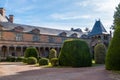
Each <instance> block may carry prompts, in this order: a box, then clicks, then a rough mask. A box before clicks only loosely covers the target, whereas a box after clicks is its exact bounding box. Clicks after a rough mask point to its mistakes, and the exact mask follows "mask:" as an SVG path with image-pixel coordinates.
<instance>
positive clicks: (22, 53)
mask: <svg viewBox="0 0 120 80" xmlns="http://www.w3.org/2000/svg"><path fill="white" fill-rule="evenodd" d="M21 56H24V52H23V47H22V46H21Z"/></svg>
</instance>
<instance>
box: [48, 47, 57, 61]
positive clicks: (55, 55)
mask: <svg viewBox="0 0 120 80" xmlns="http://www.w3.org/2000/svg"><path fill="white" fill-rule="evenodd" d="M56 57H57V52H56V50H55V49H51V50H50V53H49V59H50V60H51V59H52V58H56Z"/></svg>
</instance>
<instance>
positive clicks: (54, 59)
mask: <svg viewBox="0 0 120 80" xmlns="http://www.w3.org/2000/svg"><path fill="white" fill-rule="evenodd" d="M51 64H52V66H58V65H59V60H58V58H52V59H51Z"/></svg>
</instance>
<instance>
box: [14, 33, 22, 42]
mask: <svg viewBox="0 0 120 80" xmlns="http://www.w3.org/2000/svg"><path fill="white" fill-rule="evenodd" d="M22 40H23V34H22V33H16V41H22Z"/></svg>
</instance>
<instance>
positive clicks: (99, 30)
mask: <svg viewBox="0 0 120 80" xmlns="http://www.w3.org/2000/svg"><path fill="white" fill-rule="evenodd" d="M100 34H108V33H107V31H106V29H105V28H104V26H103V24H102V23H101V21H100V20H98V21H96V22H95V24H94V26H93V29H92V31H91V32H90V33H89V34H88V35H89V36H95V35H100Z"/></svg>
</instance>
